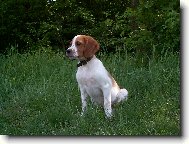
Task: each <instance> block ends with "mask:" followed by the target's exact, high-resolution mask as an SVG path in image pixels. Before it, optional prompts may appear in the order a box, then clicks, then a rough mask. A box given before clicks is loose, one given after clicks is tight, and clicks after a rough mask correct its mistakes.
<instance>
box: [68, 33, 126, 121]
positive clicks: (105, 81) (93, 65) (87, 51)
mask: <svg viewBox="0 0 189 144" xmlns="http://www.w3.org/2000/svg"><path fill="white" fill-rule="evenodd" d="M98 50H99V43H98V42H97V41H96V40H95V39H94V38H92V37H91V36H87V35H77V36H75V37H74V38H73V39H72V42H71V46H70V47H69V48H68V49H67V50H66V56H67V57H69V59H71V60H74V59H76V60H78V64H77V67H78V69H77V73H76V79H77V82H78V85H79V88H80V92H81V102H82V113H81V114H82V115H83V114H84V112H85V111H86V106H87V100H86V99H87V97H88V96H90V97H91V100H92V102H94V103H97V104H100V105H102V106H103V107H104V111H105V114H106V117H107V118H111V117H112V105H113V104H115V103H119V102H120V101H123V100H126V99H127V98H128V91H127V90H126V89H120V87H119V86H118V84H117V82H116V81H115V80H114V78H113V77H112V76H111V75H110V73H109V72H108V71H107V70H106V68H105V67H104V65H103V64H102V62H101V61H100V60H99V59H98V58H97V57H96V56H95V53H96V52H97V51H98Z"/></svg>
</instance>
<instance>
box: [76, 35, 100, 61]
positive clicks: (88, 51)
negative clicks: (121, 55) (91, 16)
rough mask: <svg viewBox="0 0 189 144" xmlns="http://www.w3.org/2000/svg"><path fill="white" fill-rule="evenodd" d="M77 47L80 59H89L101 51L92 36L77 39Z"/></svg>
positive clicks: (82, 36)
mask: <svg viewBox="0 0 189 144" xmlns="http://www.w3.org/2000/svg"><path fill="white" fill-rule="evenodd" d="M75 45H76V47H77V52H78V55H79V58H80V59H87V58H90V57H92V56H93V55H95V53H96V52H97V51H98V50H99V44H98V42H97V41H96V40H95V39H93V38H92V37H91V36H86V35H80V36H79V37H77V38H76V41H75Z"/></svg>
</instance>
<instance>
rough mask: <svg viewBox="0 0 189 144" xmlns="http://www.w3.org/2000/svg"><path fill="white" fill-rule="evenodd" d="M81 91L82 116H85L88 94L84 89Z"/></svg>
mask: <svg viewBox="0 0 189 144" xmlns="http://www.w3.org/2000/svg"><path fill="white" fill-rule="evenodd" d="M80 91H81V103H82V112H81V115H83V114H84V112H85V111H86V107H87V93H86V92H85V91H84V90H82V89H80Z"/></svg>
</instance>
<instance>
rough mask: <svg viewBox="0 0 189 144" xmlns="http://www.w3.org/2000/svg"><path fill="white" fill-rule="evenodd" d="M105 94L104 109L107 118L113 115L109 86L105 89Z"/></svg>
mask: <svg viewBox="0 0 189 144" xmlns="http://www.w3.org/2000/svg"><path fill="white" fill-rule="evenodd" d="M103 95H104V111H105V114H106V116H107V118H111V117H112V107H111V88H110V87H107V88H105V89H104V90H103Z"/></svg>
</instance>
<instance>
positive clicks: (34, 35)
mask: <svg viewBox="0 0 189 144" xmlns="http://www.w3.org/2000/svg"><path fill="white" fill-rule="evenodd" d="M0 13H1V27H0V40H1V52H4V51H5V50H6V48H7V47H10V45H13V46H18V48H19V51H25V50H28V49H34V48H38V47H41V46H42V47H53V48H56V49H57V48H59V49H65V48H67V45H68V43H69V41H70V40H71V39H72V38H73V36H75V35H77V34H89V35H92V36H93V37H95V38H96V39H97V40H98V41H99V42H100V44H101V49H102V50H103V51H106V52H111V51H115V50H116V49H117V47H122V49H120V50H123V51H125V48H126V49H127V50H129V51H130V52H135V53H136V54H137V55H141V54H142V56H146V55H147V56H152V55H154V53H155V54H161V53H164V52H166V51H174V52H175V51H179V47H180V46H179V42H180V37H179V34H180V14H179V13H180V7H179V1H175V0H171V1H164V0H152V1H143V0H125V1H121V0H108V1H107V0H102V1H99V0H93V1H84V0H79V1H78V0H77V1H76V0H56V1H52V2H48V1H47V0H40V1H39V0H28V1H25V0H17V1H12V0H6V1H2V2H1V7H0ZM143 54H144V55H143Z"/></svg>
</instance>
